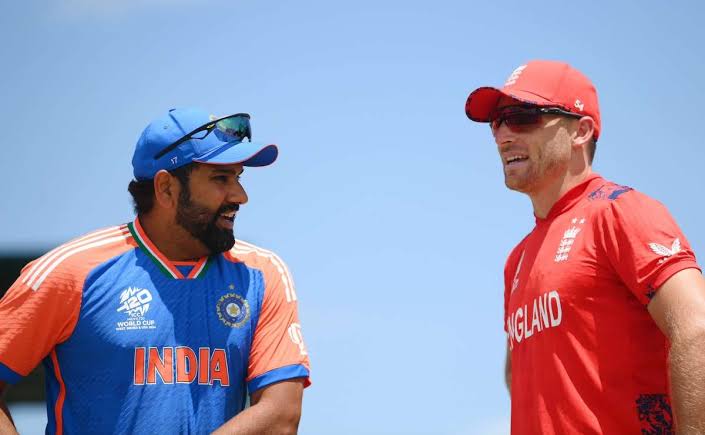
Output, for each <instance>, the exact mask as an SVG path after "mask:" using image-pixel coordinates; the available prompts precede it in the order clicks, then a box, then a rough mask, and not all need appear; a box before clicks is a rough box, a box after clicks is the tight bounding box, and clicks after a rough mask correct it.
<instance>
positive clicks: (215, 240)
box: [176, 186, 240, 254]
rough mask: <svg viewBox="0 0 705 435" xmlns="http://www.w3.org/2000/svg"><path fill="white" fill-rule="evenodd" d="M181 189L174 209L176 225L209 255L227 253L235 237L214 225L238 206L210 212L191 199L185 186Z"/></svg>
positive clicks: (234, 205)
mask: <svg viewBox="0 0 705 435" xmlns="http://www.w3.org/2000/svg"><path fill="white" fill-rule="evenodd" d="M184 187H185V188H183V189H181V193H180V194H179V203H178V206H177V208H176V223H177V224H179V225H181V227H183V228H184V229H185V230H186V231H188V233H189V234H191V235H192V236H193V237H195V238H196V239H198V240H200V241H201V243H203V244H204V245H206V248H208V250H209V251H210V253H211V254H216V253H221V252H225V251H229V250H230V249H231V248H232V247H233V245H235V235H234V234H233V231H232V230H230V229H223V228H219V227H218V225H217V224H216V222H217V220H218V217H219V216H220V214H221V213H227V212H229V211H233V210H235V211H237V210H238V209H239V208H240V206H239V205H238V204H231V205H225V206H222V207H220V208H219V209H218V210H217V211H215V212H212V211H211V210H209V209H208V208H207V207H205V206H203V205H201V204H198V203H197V202H195V201H193V200H192V199H191V192H190V191H189V189H188V187H187V186H184Z"/></svg>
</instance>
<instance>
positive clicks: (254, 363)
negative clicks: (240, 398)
mask: <svg viewBox="0 0 705 435" xmlns="http://www.w3.org/2000/svg"><path fill="white" fill-rule="evenodd" d="M269 259H270V261H269V262H267V263H265V267H263V270H262V272H263V275H264V283H265V289H264V297H263V301H262V308H261V312H260V316H259V320H258V322H257V327H256V329H255V334H254V338H253V343H252V350H251V351H250V361H249V366H248V376H247V385H248V390H249V391H250V393H252V392H253V391H256V390H258V389H260V388H263V387H266V386H267V385H270V384H273V383H276V382H280V381H283V380H287V379H294V378H304V387H307V386H309V385H310V384H311V382H310V381H309V371H310V368H309V358H308V352H307V351H306V346H305V344H304V341H303V335H302V333H301V324H300V323H299V316H298V306H297V297H296V292H295V289H294V282H293V280H292V279H291V275H290V274H289V271H288V269H287V267H286V265H285V264H284V263H283V262H282V261H281V260H279V258H278V257H276V256H273V255H272V256H271V257H270V258H269Z"/></svg>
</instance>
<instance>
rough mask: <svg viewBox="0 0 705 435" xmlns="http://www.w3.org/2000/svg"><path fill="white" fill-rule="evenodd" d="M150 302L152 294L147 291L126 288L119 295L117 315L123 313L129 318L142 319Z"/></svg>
mask: <svg viewBox="0 0 705 435" xmlns="http://www.w3.org/2000/svg"><path fill="white" fill-rule="evenodd" d="M151 301H152V294H151V293H150V292H149V290H147V289H141V288H137V287H128V288H126V289H125V290H123V292H122V293H120V307H119V308H118V309H117V311H118V313H122V312H125V313H127V314H128V315H129V316H130V317H131V318H138V317H144V315H145V314H147V310H148V309H149V303H150V302H151Z"/></svg>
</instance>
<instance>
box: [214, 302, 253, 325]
mask: <svg viewBox="0 0 705 435" xmlns="http://www.w3.org/2000/svg"><path fill="white" fill-rule="evenodd" d="M215 309H216V312H217V313H218V318H219V319H220V321H221V322H223V323H224V324H225V326H229V327H231V328H240V327H242V325H244V324H245V322H246V321H247V320H248V319H249V318H250V304H249V303H248V302H247V301H246V300H245V299H244V298H243V297H242V296H240V295H237V294H235V293H228V294H226V295H223V296H222V297H221V298H220V299H219V300H218V303H217V304H216V305H215Z"/></svg>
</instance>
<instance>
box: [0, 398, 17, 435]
mask: <svg viewBox="0 0 705 435" xmlns="http://www.w3.org/2000/svg"><path fill="white" fill-rule="evenodd" d="M0 394H2V393H1V392H0ZM16 434H17V430H16V429H15V425H14V424H13V423H12V417H11V416H10V410H9V409H7V405H6V404H5V401H4V400H2V398H0V435H16Z"/></svg>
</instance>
